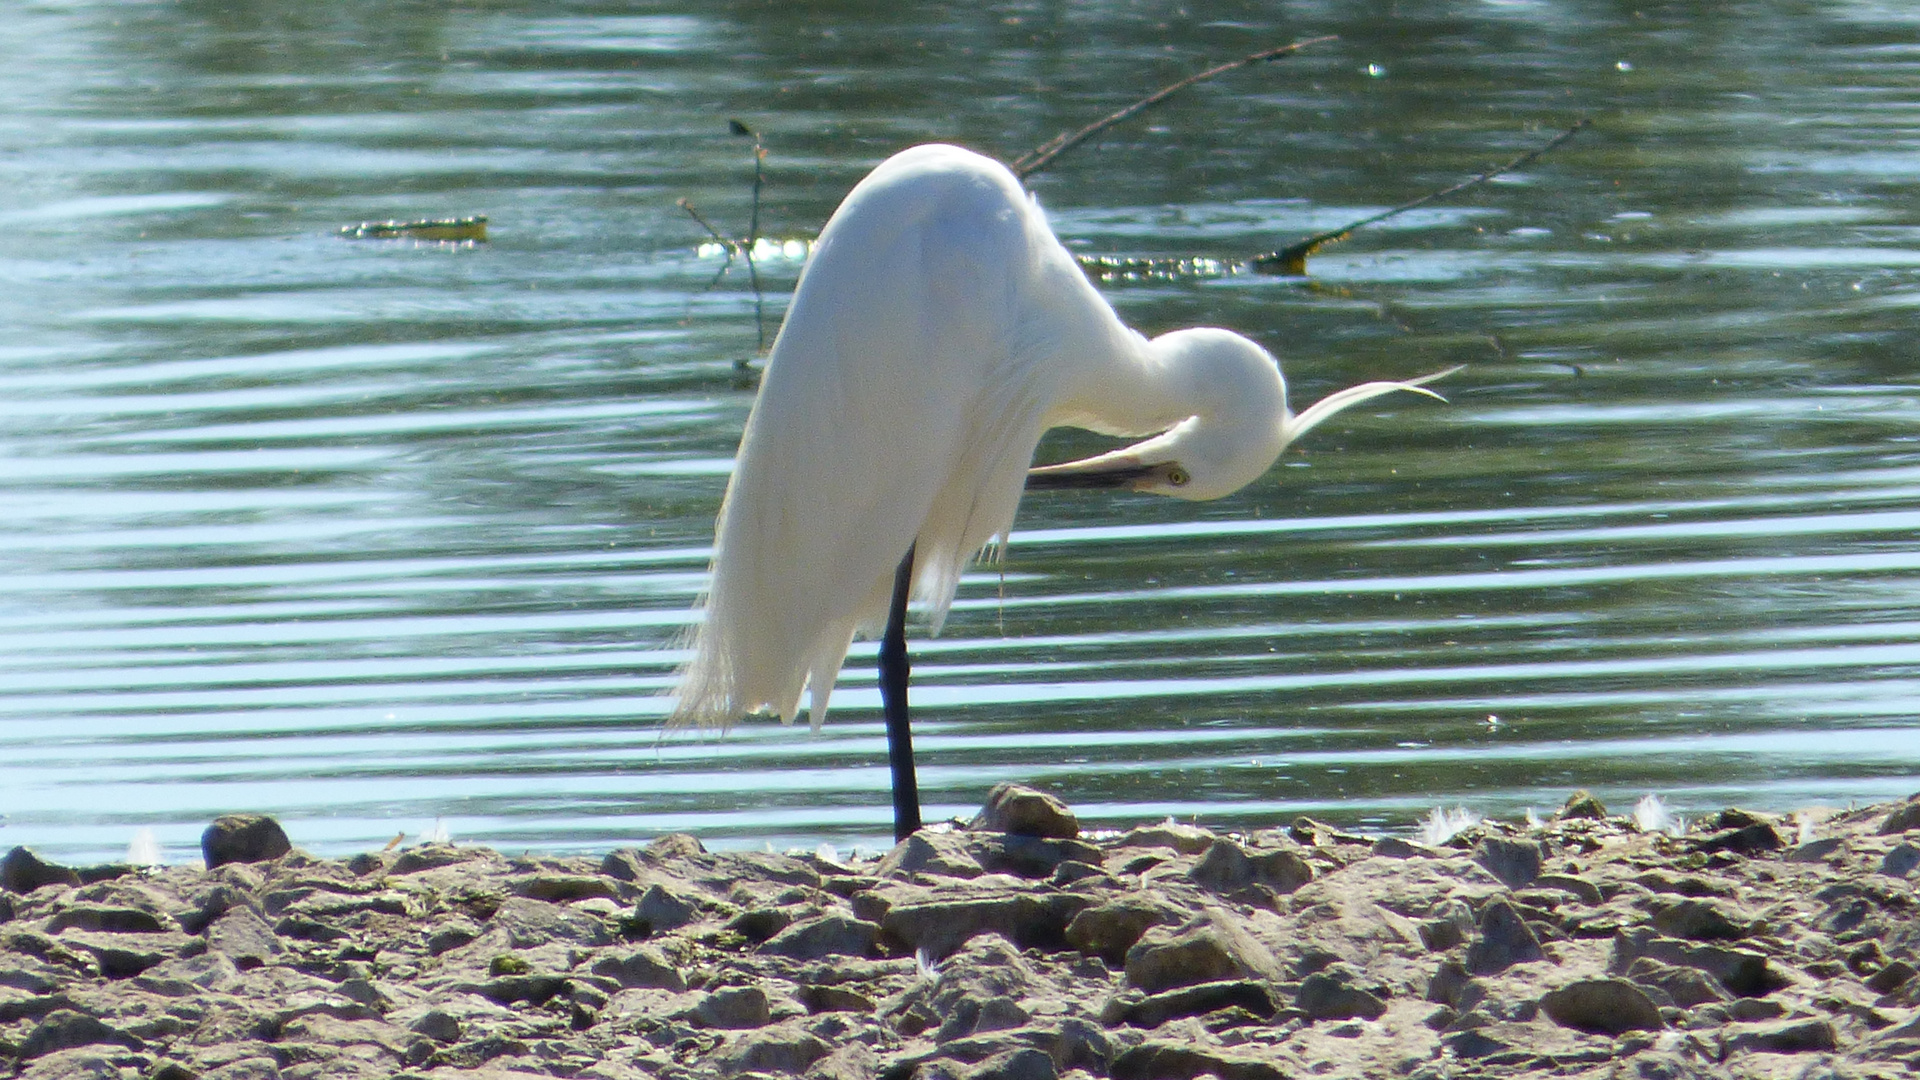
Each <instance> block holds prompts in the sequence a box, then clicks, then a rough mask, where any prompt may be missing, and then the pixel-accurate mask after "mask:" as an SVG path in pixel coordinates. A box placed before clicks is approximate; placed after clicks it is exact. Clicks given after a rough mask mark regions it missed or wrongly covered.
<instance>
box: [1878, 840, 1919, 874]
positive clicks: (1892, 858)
mask: <svg viewBox="0 0 1920 1080" xmlns="http://www.w3.org/2000/svg"><path fill="white" fill-rule="evenodd" d="M1917 866H1920V847H1915V846H1914V845H1912V844H1900V845H1899V846H1897V847H1895V848H1894V849H1893V850H1892V851H1889V852H1887V855H1886V858H1884V859H1882V860H1881V861H1880V873H1882V874H1885V875H1887V876H1888V877H1897V878H1903V877H1906V876H1907V875H1909V874H1911V873H1913V870H1914V868H1915V867H1917Z"/></svg>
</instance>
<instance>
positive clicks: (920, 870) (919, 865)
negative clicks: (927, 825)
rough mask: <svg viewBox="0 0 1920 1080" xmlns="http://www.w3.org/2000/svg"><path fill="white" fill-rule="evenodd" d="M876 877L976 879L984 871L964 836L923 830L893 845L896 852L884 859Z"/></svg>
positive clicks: (877, 869) (876, 872)
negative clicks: (929, 876) (913, 876)
mask: <svg viewBox="0 0 1920 1080" xmlns="http://www.w3.org/2000/svg"><path fill="white" fill-rule="evenodd" d="M874 873H875V875H877V876H879V877H883V878H897V877H909V876H912V875H914V874H938V875H940V876H942V877H954V878H977V877H979V876H980V875H981V874H983V873H985V870H984V869H983V868H982V867H981V866H980V863H979V861H978V860H976V859H975V858H974V857H973V853H972V852H971V851H969V850H968V849H967V842H966V838H965V837H964V836H962V835H961V834H959V833H952V832H927V831H925V830H922V831H920V832H917V833H914V834H913V835H912V836H909V837H907V838H906V839H905V840H902V841H900V842H899V843H897V844H895V845H893V850H892V851H889V852H887V854H886V855H885V856H884V857H882V858H881V860H880V864H879V865H878V866H877V867H875V868H874Z"/></svg>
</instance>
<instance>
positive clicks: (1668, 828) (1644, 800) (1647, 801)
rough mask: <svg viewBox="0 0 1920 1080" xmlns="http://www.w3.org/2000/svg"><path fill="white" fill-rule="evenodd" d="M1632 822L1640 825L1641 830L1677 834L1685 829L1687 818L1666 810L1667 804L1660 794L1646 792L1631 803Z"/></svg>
mask: <svg viewBox="0 0 1920 1080" xmlns="http://www.w3.org/2000/svg"><path fill="white" fill-rule="evenodd" d="M1633 823H1634V824H1635V825H1638V826H1640V831H1641V832H1650V833H1655V832H1663V833H1668V834H1670V835H1673V836H1679V835H1680V834H1681V833H1683V832H1686V831H1687V819H1686V818H1683V817H1680V816H1678V815H1676V814H1673V813H1670V812H1669V811H1668V810H1667V804H1666V803H1663V802H1661V801H1660V796H1658V795H1654V794H1651V793H1649V794H1647V795H1644V796H1642V797H1641V799H1640V801H1639V802H1637V803H1634V804H1633Z"/></svg>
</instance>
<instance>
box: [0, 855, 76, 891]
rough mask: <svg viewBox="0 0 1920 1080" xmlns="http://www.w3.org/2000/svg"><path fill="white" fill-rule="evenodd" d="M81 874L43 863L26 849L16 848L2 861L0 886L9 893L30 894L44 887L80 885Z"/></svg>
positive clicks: (64, 867) (66, 868)
mask: <svg viewBox="0 0 1920 1080" xmlns="http://www.w3.org/2000/svg"><path fill="white" fill-rule="evenodd" d="M79 884H80V874H79V872H78V871H76V870H74V869H72V868H71V867H66V866H60V865H57V864H55V863H50V862H43V861H42V860H41V858H40V856H38V855H35V854H34V853H33V852H31V851H29V850H27V849H26V848H24V847H16V848H14V849H13V850H12V851H9V852H7V857H6V858H5V859H0V885H4V886H5V887H6V890H7V891H8V892H14V893H30V892H32V891H33V890H35V889H38V888H40V887H41V886H42V885H79Z"/></svg>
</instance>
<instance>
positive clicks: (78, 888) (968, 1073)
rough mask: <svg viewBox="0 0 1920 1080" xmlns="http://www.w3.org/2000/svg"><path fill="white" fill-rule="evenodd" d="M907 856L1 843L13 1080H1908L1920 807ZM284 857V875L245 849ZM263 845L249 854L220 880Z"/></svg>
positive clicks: (1035, 831) (231, 829) (993, 841)
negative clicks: (130, 850)
mask: <svg viewBox="0 0 1920 1080" xmlns="http://www.w3.org/2000/svg"><path fill="white" fill-rule="evenodd" d="M996 794H997V798H996V800H995V801H994V802H993V803H990V804H989V807H988V809H987V811H985V812H984V813H983V819H982V820H981V821H978V822H976V823H975V827H973V828H970V829H967V830H955V831H949V832H932V833H923V834H921V835H919V836H916V837H914V838H913V839H911V840H909V841H907V842H906V843H903V844H901V845H899V846H898V847H896V848H895V849H894V850H893V851H892V852H890V853H889V854H887V855H886V856H885V857H883V858H880V859H877V860H875V859H870V860H865V861H860V862H840V861H835V860H833V859H829V858H825V857H822V856H820V855H809V856H799V857H796V856H788V855H776V854H757V853H740V852H726V853H712V852H707V851H704V850H703V849H702V848H701V845H700V844H699V842H698V841H696V840H695V839H694V838H692V837H689V836H664V837H661V838H659V839H657V840H655V841H654V842H652V843H651V844H649V845H648V846H647V847H645V848H642V849H636V850H620V851H615V852H612V853H611V854H608V855H607V856H605V857H604V858H600V859H590V858H535V857H521V858H512V857H508V856H505V855H502V854H500V853H498V852H495V851H491V850H487V849H484V848H476V847H463V846H455V845H448V844H430V845H423V846H419V847H413V848H408V849H404V850H398V851H391V852H376V853H369V854H364V855H360V856H356V857H354V858H352V859H348V860H325V859H315V858H312V857H309V856H307V855H305V854H302V853H301V852H299V851H288V850H286V845H285V841H284V837H283V836H282V835H281V834H280V832H279V829H278V827H277V826H274V825H273V824H272V823H271V822H270V821H264V820H260V819H256V820H252V821H235V820H229V819H222V822H220V823H216V828H215V829H210V830H209V834H210V842H209V853H210V860H209V861H211V862H215V863H223V864H222V865H216V866H215V868H214V869H211V870H202V869H199V868H197V867H171V868H166V869H160V870H147V871H142V870H135V869H132V868H129V867H120V866H105V867H93V868H86V869H80V870H76V869H69V868H63V867H56V866H49V865H47V864H44V863H41V862H40V861H39V860H37V859H35V858H34V857H33V856H32V854H31V853H30V852H27V851H25V850H24V849H15V850H14V852H13V853H12V854H11V855H9V856H7V858H6V860H5V864H4V867H0V869H4V884H5V886H6V890H5V892H4V893H0V1076H20V1077H34V1078H42V1077H46V1078H52V1077H60V1078H68V1077H74V1078H92V1077H102V1078H104V1077H116V1078H118V1077H141V1078H158V1080H189V1078H199V1080H243V1078H244V1080H257V1078H272V1077H329V1078H357V1077H368V1078H374V1077H377V1078H382V1080H385V1078H389V1077H422V1078H424V1077H433V1078H452V1077H468V1078H482V1077H494V1078H504V1077H522V1076H529V1077H530V1076H564V1077H599V1078H606V1080H625V1078H634V1077H654V1076H658V1077H671V1078H678V1077H710V1076H713V1077H735V1076H747V1075H774V1076H787V1075H805V1076H809V1077H815V1078H819V1080H853V1078H862V1080H865V1078H874V1077H887V1078H900V1080H907V1078H913V1077H919V1078H928V1080H931V1078H935V1077H954V1078H970V1077H972V1078H982V1080H985V1078H1007V1080H1045V1078H1049V1077H1056V1076H1095V1077H1116V1078H1122V1080H1129V1078H1140V1080H1147V1078H1166V1077H1173V1078H1185V1077H1194V1076H1203V1075H1212V1076H1216V1077H1220V1078H1222V1080H1267V1078H1276V1080H1277V1078H1280V1077H1291V1076H1306V1075H1312V1076H1330V1077H1343V1076H1369V1077H1371V1076H1413V1077H1431V1078H1439V1077H1470V1076H1501V1077H1515V1076H1522V1077H1531V1076H1542V1077H1544V1076H1575V1077H1595V1078H1599V1077H1609V1078H1611V1077H1644V1078H1648V1080H1656V1078H1669V1077H1694V1076H1699V1077H1725V1076H1755V1077H1800V1076H1858V1077H1882V1076H1884V1077H1895V1076H1910V1075H1912V1072H1913V1070H1916V1069H1920V978H1916V977H1915V974H1916V968H1917V967H1920V920H1917V919H1916V915H1915V912H1916V896H1915V885H1916V882H1917V881H1920V796H1915V797H1914V798H1912V799H1909V800H1907V801H1906V802H1905V803H1901V804H1894V805H1888V806H1876V807H1870V808H1866V809H1860V810H1853V811H1848V812H1844V813H1836V814H1833V815H1831V816H1828V817H1825V818H1824V819H1823V820H1818V821H1812V820H1811V818H1808V819H1807V823H1804V824H1803V823H1802V821H1801V820H1798V819H1796V820H1793V821H1788V820H1785V819H1780V818H1774V817H1769V816H1766V815H1759V814H1749V813H1744V812H1741V811H1737V810H1729V811H1726V812H1724V813H1722V814H1720V815H1718V816H1717V817H1716V818H1713V819H1710V820H1706V821H1702V822H1699V823H1696V824H1695V826H1694V827H1693V829H1691V830H1690V831H1688V832H1687V833H1685V834H1684V835H1680V836H1672V835H1667V834H1663V833H1646V832H1642V831H1640V829H1639V828H1637V827H1636V826H1635V825H1634V823H1633V822H1632V821H1631V820H1629V819H1627V818H1622V817H1588V816H1581V815H1583V814H1592V813H1599V812H1601V811H1600V808H1599V807H1598V804H1596V803H1592V802H1591V801H1590V800H1581V799H1578V798H1576V799H1574V800H1570V801H1569V805H1568V807H1567V808H1566V810H1564V811H1563V813H1562V816H1560V817H1557V818H1556V819H1555V820H1553V821H1551V822H1547V823H1545V824H1543V825H1541V826H1540V827H1538V828H1525V827H1521V826H1517V825H1509V824H1502V823H1481V824H1479V825H1476V826H1473V827H1471V828H1468V829H1466V830H1465V831H1463V832H1461V833H1459V834H1457V835H1456V836H1454V837H1452V838H1451V839H1450V840H1448V841H1447V842H1445V843H1443V844H1441V845H1440V846H1437V847H1426V846H1422V845H1420V844H1416V843H1412V842H1409V841H1407V840H1403V839H1395V838H1389V839H1371V838H1363V837H1358V836H1352V835H1347V834H1345V833H1342V832H1340V831H1339V830H1336V829H1333V828H1330V827H1328V826H1325V825H1320V824H1315V823H1313V822H1308V821H1302V822H1298V823H1296V824H1295V825H1294V826H1292V827H1291V828H1286V829H1272V830H1263V831H1260V832H1255V833H1251V834H1235V835H1216V834H1214V833H1211V832H1208V831H1207V830H1204V829H1199V828H1194V827H1191V826H1184V825H1176V824H1171V823H1169V824H1162V825H1148V826H1143V827H1141V828H1137V829H1134V830H1132V831H1130V832H1127V833H1125V834H1124V835H1102V836H1081V835H1080V834H1079V832H1078V829H1077V828H1076V827H1075V825H1074V822H1073V820H1072V815H1071V814H1070V813H1069V812H1067V811H1066V810H1065V808H1063V807H1060V806H1059V805H1058V804H1057V803H1052V801H1051V800H1048V799H1046V798H1045V797H1044V796H1038V795H1035V794H1032V793H1023V792H1021V791H1019V790H1018V789H1013V790H1009V791H1000V792H997V793H996ZM255 858H259V859H262V860H263V861H246V860H249V859H255ZM227 860H237V861H227Z"/></svg>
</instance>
